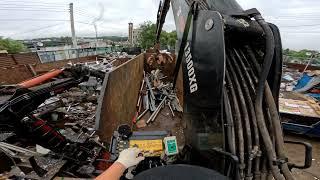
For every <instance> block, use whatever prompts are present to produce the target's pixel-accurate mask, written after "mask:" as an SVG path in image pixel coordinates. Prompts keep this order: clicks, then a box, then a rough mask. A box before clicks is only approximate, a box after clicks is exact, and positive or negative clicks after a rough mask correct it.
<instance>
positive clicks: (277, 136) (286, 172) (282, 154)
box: [265, 85, 294, 180]
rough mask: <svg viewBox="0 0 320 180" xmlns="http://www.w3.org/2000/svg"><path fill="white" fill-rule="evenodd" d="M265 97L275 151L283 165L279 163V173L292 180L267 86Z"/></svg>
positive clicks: (273, 105) (272, 100) (278, 122)
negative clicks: (272, 129)
mask: <svg viewBox="0 0 320 180" xmlns="http://www.w3.org/2000/svg"><path fill="white" fill-rule="evenodd" d="M265 95H266V102H267V105H268V107H269V110H270V116H271V120H272V122H273V128H274V133H275V143H276V147H277V148H276V150H277V154H278V156H279V158H280V159H281V160H282V162H283V163H281V165H280V167H281V171H282V173H283V174H284V176H285V177H286V179H289V180H293V179H294V178H293V176H292V174H291V172H290V170H289V168H288V164H287V162H286V154H285V149H284V148H285V147H284V140H283V133H282V128H281V124H280V118H279V114H278V111H277V108H276V106H275V104H276V103H275V102H274V99H273V96H272V92H271V90H270V87H269V85H267V86H266V88H265Z"/></svg>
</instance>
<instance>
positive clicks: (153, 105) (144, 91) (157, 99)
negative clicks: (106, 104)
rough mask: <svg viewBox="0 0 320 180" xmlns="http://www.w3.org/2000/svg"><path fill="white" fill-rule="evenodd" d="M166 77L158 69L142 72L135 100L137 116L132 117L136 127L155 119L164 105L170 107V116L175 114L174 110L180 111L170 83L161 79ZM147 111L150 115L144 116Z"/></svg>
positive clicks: (180, 108) (143, 125)
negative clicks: (136, 100)
mask: <svg viewBox="0 0 320 180" xmlns="http://www.w3.org/2000/svg"><path fill="white" fill-rule="evenodd" d="M166 78H167V76H164V74H163V73H161V70H160V69H155V70H152V71H151V72H150V73H145V72H144V78H143V80H142V84H141V88H140V95H139V98H138V102H137V118H136V119H134V123H137V127H140V128H141V127H145V126H146V125H148V124H151V123H152V122H154V121H156V119H157V117H158V115H159V113H161V111H162V109H163V108H164V107H165V106H168V108H169V109H170V114H171V116H172V117H174V116H175V114H174V111H177V112H182V107H181V105H180V103H179V99H178V97H177V95H176V93H175V92H174V91H173V90H172V89H173V88H172V83H171V82H164V81H163V80H165V79H166ZM142 109H143V111H142ZM140 112H141V113H140ZM147 112H150V113H151V115H150V116H148V118H145V117H146V116H145V115H146V114H147Z"/></svg>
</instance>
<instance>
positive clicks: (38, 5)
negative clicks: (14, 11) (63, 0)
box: [0, 2, 67, 8]
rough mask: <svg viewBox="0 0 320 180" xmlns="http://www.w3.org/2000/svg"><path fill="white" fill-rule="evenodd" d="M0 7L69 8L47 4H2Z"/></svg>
mask: <svg viewBox="0 0 320 180" xmlns="http://www.w3.org/2000/svg"><path fill="white" fill-rule="evenodd" d="M0 6H15V7H16V6H19V7H21V6H22V7H25V6H32V7H51V8H62V7H67V5H59V6H58V5H47V4H27V3H26V4H14V3H2V2H1V3H0Z"/></svg>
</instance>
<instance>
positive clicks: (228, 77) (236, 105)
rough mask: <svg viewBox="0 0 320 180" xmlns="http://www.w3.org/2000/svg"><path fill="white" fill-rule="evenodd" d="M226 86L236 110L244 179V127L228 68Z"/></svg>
mask: <svg viewBox="0 0 320 180" xmlns="http://www.w3.org/2000/svg"><path fill="white" fill-rule="evenodd" d="M226 86H227V88H228V89H229V91H230V94H231V97H230V98H229V99H231V102H232V103H231V108H232V112H234V122H235V127H236V128H235V132H236V134H237V139H238V157H239V161H240V165H239V174H240V178H241V179H244V174H243V170H244V168H245V163H244V139H243V129H242V123H241V114H240V110H239V105H238V101H237V97H236V93H235V89H234V87H233V84H232V81H231V79H230V75H229V72H228V70H226Z"/></svg>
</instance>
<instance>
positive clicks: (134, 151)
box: [116, 147, 144, 168]
mask: <svg viewBox="0 0 320 180" xmlns="http://www.w3.org/2000/svg"><path fill="white" fill-rule="evenodd" d="M139 153H141V150H140V149H138V148H136V147H134V148H128V149H125V150H123V151H121V152H120V155H119V158H118V159H117V160H116V162H118V163H121V164H122V165H124V166H125V167H126V168H129V167H131V166H135V165H137V164H139V162H140V161H142V160H144V156H139Z"/></svg>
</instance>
